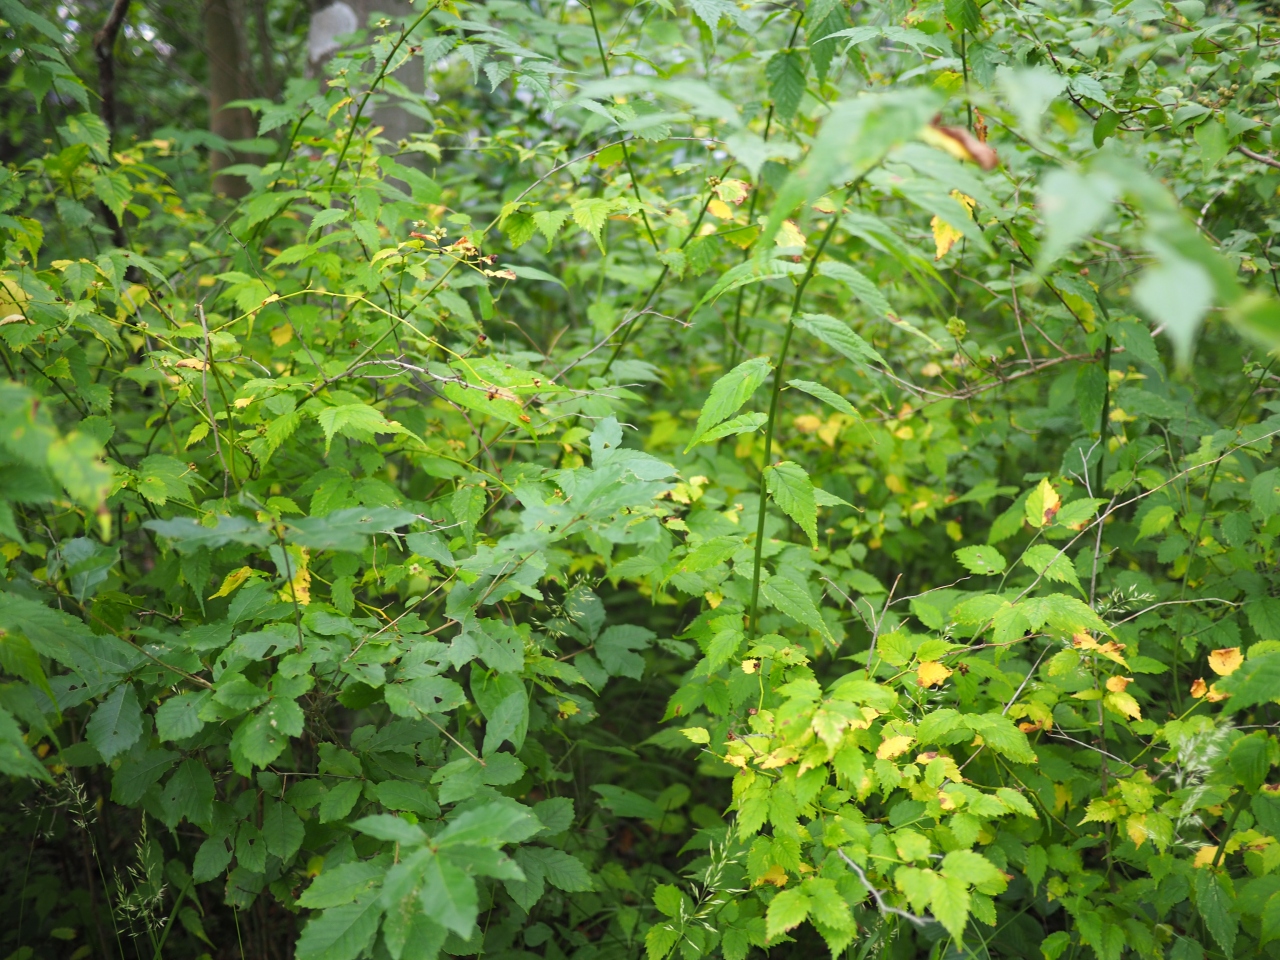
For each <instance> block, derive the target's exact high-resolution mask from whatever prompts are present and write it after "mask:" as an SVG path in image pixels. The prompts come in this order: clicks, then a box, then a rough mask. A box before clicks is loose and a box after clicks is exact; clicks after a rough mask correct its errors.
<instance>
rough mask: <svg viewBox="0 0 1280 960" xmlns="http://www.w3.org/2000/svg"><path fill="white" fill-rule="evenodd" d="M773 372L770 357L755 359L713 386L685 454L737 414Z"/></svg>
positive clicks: (739, 366)
mask: <svg viewBox="0 0 1280 960" xmlns="http://www.w3.org/2000/svg"><path fill="white" fill-rule="evenodd" d="M772 369H773V364H772V363H770V361H769V358H768V357H753V358H752V359H750V360H747V361H745V362H743V363H740V364H738V365H737V366H736V367H734V368H733V369H732V370H730V371H729V372H728V373H726V374H725V375H724V376H722V377H721V378H720V379H718V380H717V381H716V382H715V383H714V384H712V386H711V392H710V394H708V395H707V399H706V402H705V403H703V405H702V410H701V412H700V413H699V414H698V423H697V426H696V427H694V431H693V437H692V438H691V439H690V440H689V443H688V445H687V446H686V447H685V453H688V452H689V451H690V450H691V449H693V447H694V445H695V444H697V443H699V442H701V440H702V438H703V437H704V436H705V435H706V434H707V432H708V431H709V430H710V429H711V428H712V427H714V426H716V425H717V424H719V423H721V422H722V421H723V420H725V419H727V418H729V417H731V416H733V415H734V414H735V413H737V412H738V410H739V409H741V407H742V405H743V404H744V403H746V402H747V401H748V400H749V399H750V398H751V395H752V394H753V393H755V392H756V389H757V388H758V387H759V386H760V384H762V383H764V381H765V379H766V378H767V377H768V376H769V371H770V370H772Z"/></svg>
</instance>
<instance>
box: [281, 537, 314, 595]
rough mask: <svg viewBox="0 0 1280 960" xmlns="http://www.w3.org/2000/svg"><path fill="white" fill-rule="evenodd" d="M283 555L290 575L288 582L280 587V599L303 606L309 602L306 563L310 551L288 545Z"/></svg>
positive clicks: (309, 590) (308, 574)
mask: <svg viewBox="0 0 1280 960" xmlns="http://www.w3.org/2000/svg"><path fill="white" fill-rule="evenodd" d="M285 556H286V557H287V559H288V563H289V570H290V571H291V572H292V576H291V578H290V580H289V582H288V583H286V584H285V585H284V586H283V587H281V588H280V594H279V596H280V599H281V600H283V601H284V602H285V603H295V602H296V603H297V604H298V606H300V607H305V606H306V605H307V604H309V603H310V602H311V571H310V570H309V569H307V568H308V565H309V563H310V560H311V551H309V550H308V549H307V548H306V547H293V546H291V547H288V548H286V552H285Z"/></svg>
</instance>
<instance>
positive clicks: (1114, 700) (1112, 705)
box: [1102, 684, 1142, 720]
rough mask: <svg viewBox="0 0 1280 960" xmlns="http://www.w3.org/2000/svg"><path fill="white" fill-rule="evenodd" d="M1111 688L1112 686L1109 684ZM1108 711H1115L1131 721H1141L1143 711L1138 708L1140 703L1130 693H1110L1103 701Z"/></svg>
mask: <svg viewBox="0 0 1280 960" xmlns="http://www.w3.org/2000/svg"><path fill="white" fill-rule="evenodd" d="M1108 686H1110V684H1108ZM1102 702H1103V704H1105V705H1106V707H1107V709H1109V710H1113V711H1115V712H1116V713H1118V714H1120V715H1121V716H1125V717H1128V718H1129V719H1131V720H1141V719H1142V710H1141V709H1140V708H1139V707H1138V701H1137V700H1135V699H1133V695H1132V694H1129V693H1108V694H1107V695H1106V696H1105V697H1104V698H1103V700H1102Z"/></svg>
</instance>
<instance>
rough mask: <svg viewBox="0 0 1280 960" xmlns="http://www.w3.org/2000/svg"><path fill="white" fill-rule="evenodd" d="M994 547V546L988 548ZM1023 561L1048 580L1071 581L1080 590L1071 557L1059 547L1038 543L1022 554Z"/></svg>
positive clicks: (1078, 579)
mask: <svg viewBox="0 0 1280 960" xmlns="http://www.w3.org/2000/svg"><path fill="white" fill-rule="evenodd" d="M987 549H992V548H987ZM1022 562H1023V563H1025V564H1026V565H1027V566H1028V567H1030V568H1031V569H1032V570H1034V571H1035V572H1036V573H1037V574H1039V575H1040V576H1042V577H1044V578H1045V579H1046V580H1053V581H1055V582H1057V583H1069V584H1071V585H1072V586H1073V587H1075V588H1076V589H1077V590H1080V589H1081V587H1080V578H1079V577H1078V576H1076V568H1075V566H1074V564H1072V562H1071V559H1070V558H1069V557H1068V556H1067V555H1066V554H1065V553H1063V552H1062V551H1060V550H1059V549H1058V548H1057V547H1054V546H1051V545H1050V544H1047V543H1038V544H1036V545H1035V546H1034V547H1032V548H1030V549H1029V550H1028V551H1027V552H1026V553H1024V554H1023V555H1022Z"/></svg>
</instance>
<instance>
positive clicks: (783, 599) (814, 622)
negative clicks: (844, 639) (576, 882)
mask: <svg viewBox="0 0 1280 960" xmlns="http://www.w3.org/2000/svg"><path fill="white" fill-rule="evenodd" d="M760 596H762V597H763V598H764V599H765V602H767V603H768V604H769V605H770V606H772V607H774V608H775V609H777V610H780V611H781V612H783V613H785V614H786V615H787V616H788V617H790V618H791V619H792V620H795V621H798V622H799V623H802V624H804V625H805V626H806V627H809V628H810V629H812V630H817V631H818V632H819V633H820V634H822V635H823V636H824V637H826V638H827V639H828V640H830V639H832V638H831V631H830V630H829V629H828V628H827V623H826V621H825V620H823V619H822V615H821V614H820V613H818V608H817V607H816V606H815V605H814V603H813V598H812V597H810V596H809V591H808V590H806V589H805V588H804V587H803V586H801V585H800V584H798V583H796V582H795V581H794V580H792V579H791V578H790V577H784V576H773V577H770V578H769V579H768V580H766V581H765V582H764V584H763V585H762V586H761V587H760Z"/></svg>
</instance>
